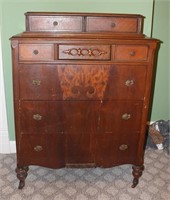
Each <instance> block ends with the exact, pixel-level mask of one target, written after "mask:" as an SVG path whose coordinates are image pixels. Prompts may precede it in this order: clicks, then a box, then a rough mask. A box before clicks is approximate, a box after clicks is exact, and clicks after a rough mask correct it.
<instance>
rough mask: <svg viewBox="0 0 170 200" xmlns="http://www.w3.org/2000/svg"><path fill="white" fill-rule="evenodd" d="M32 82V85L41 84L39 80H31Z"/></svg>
mask: <svg viewBox="0 0 170 200" xmlns="http://www.w3.org/2000/svg"><path fill="white" fill-rule="evenodd" d="M32 84H33V85H41V81H40V80H33V81H32Z"/></svg>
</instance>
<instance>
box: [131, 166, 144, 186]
mask: <svg viewBox="0 0 170 200" xmlns="http://www.w3.org/2000/svg"><path fill="white" fill-rule="evenodd" d="M132 169H133V171H132V174H133V176H134V179H133V184H132V186H131V187H132V188H134V187H136V186H137V184H138V182H139V178H140V177H141V176H142V172H143V170H144V166H143V165H142V166H133V167H132Z"/></svg>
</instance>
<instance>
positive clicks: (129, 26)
mask: <svg viewBox="0 0 170 200" xmlns="http://www.w3.org/2000/svg"><path fill="white" fill-rule="evenodd" d="M86 30H87V32H101V31H102V32H103V31H104V32H115V33H138V32H141V26H140V22H139V20H138V18H128V17H127V18H124V17H87V28H86Z"/></svg>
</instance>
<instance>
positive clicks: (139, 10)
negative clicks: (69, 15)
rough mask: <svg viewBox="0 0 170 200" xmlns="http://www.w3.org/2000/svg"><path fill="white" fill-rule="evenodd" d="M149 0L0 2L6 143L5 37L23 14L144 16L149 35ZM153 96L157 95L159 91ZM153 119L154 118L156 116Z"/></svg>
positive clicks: (8, 77)
mask: <svg viewBox="0 0 170 200" xmlns="http://www.w3.org/2000/svg"><path fill="white" fill-rule="evenodd" d="M152 1H153V0H138V1H136V0H0V11H1V17H2V19H1V20H0V25H1V26H2V47H3V48H2V51H3V67H4V80H5V92H6V103H7V116H8V128H9V136H10V140H15V136H14V118H13V94H12V66H11V50H10V41H9V38H10V37H11V36H12V35H14V34H17V33H19V32H22V31H24V30H25V18H24V13H25V12H27V11H56V12H57V11H59V12H62V11H63V12H64V11H65V12H66V11H72V12H110V13H135V14H142V15H144V16H145V17H146V18H145V26H144V33H145V34H147V35H150V32H151V22H152ZM156 93H159V88H158V90H157V91H156ZM157 96H158V95H157ZM159 99H160V98H159ZM158 105H159V104H158ZM158 107H159V106H157V101H156V103H155V108H156V109H158ZM158 112H159V111H158ZM153 118H157V115H155V116H154V117H153Z"/></svg>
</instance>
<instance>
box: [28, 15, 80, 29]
mask: <svg viewBox="0 0 170 200" xmlns="http://www.w3.org/2000/svg"><path fill="white" fill-rule="evenodd" d="M27 31H65V32H66V31H72V32H73V31H74V32H75V31H76V32H80V31H82V17H79V16H72V17H69V16H68V17H67V16H30V17H29V27H27Z"/></svg>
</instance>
